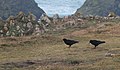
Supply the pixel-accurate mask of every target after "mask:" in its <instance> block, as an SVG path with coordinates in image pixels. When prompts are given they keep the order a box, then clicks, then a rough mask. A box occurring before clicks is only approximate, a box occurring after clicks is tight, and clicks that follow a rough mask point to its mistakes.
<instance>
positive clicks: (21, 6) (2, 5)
mask: <svg viewBox="0 0 120 70" xmlns="http://www.w3.org/2000/svg"><path fill="white" fill-rule="evenodd" d="M20 11H22V12H24V13H26V14H28V13H29V12H32V13H33V14H34V15H35V16H36V17H37V18H40V16H41V15H42V14H43V13H44V11H43V10H42V9H41V8H39V7H38V5H37V3H35V1H34V0H0V17H2V18H3V19H6V18H8V17H9V16H10V15H13V16H15V15H16V14H18V13H19V12H20Z"/></svg>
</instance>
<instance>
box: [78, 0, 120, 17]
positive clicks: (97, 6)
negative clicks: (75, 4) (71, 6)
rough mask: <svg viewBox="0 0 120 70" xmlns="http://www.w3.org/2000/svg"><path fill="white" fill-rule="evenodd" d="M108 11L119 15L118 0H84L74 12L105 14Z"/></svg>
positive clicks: (119, 3)
mask: <svg viewBox="0 0 120 70" xmlns="http://www.w3.org/2000/svg"><path fill="white" fill-rule="evenodd" d="M109 12H114V13H115V14H117V15H120V13H119V12H120V0H86V1H85V3H84V4H83V6H82V7H81V8H79V9H78V10H77V12H76V13H81V14H83V15H90V14H91V15H99V16H107V15H108V13H109Z"/></svg>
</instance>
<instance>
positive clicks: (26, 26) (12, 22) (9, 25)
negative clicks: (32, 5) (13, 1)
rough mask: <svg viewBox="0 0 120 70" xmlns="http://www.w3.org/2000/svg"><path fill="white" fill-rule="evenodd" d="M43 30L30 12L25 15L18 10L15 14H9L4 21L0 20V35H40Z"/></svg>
mask: <svg viewBox="0 0 120 70" xmlns="http://www.w3.org/2000/svg"><path fill="white" fill-rule="evenodd" d="M43 32H44V29H43V26H42V25H40V23H38V22H37V21H36V16H35V15H34V14H32V13H29V14H28V15H26V14H25V13H23V12H19V13H18V15H16V16H10V17H9V18H8V19H7V20H6V21H5V20H2V19H1V20H0V36H1V37H6V36H10V37H11V36H28V35H40V34H42V33H43Z"/></svg>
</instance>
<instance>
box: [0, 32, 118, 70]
mask: <svg viewBox="0 0 120 70" xmlns="http://www.w3.org/2000/svg"><path fill="white" fill-rule="evenodd" d="M64 37H67V38H70V39H75V40H79V41H80V43H78V44H75V45H73V46H72V47H71V48H67V46H66V45H65V44H64V43H63V41H62V38H64ZM90 39H98V40H105V41H106V43H105V44H102V45H99V46H98V47H97V49H92V48H93V46H92V45H90V44H89V43H88V42H89V40H90ZM0 45H1V46H0V70H119V69H120V57H119V56H118V57H106V56H105V54H106V53H107V52H109V51H110V50H111V49H116V48H120V35H118V34H117V35H113V34H109V35H108V34H87V35H77V36H71V35H61V36H57V35H56V36H54V35H51V36H50V35H46V36H30V37H19V38H15V37H13V38H1V39H0Z"/></svg>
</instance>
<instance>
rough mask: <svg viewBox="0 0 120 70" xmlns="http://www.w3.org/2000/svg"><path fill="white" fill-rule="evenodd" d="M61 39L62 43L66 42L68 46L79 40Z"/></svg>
mask: <svg viewBox="0 0 120 70" xmlns="http://www.w3.org/2000/svg"><path fill="white" fill-rule="evenodd" d="M63 41H64V43H65V44H66V45H69V48H70V47H71V46H72V45H73V44H75V43H79V41H75V40H69V39H65V38H64V39H63Z"/></svg>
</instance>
